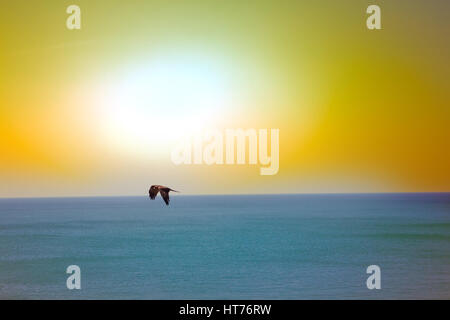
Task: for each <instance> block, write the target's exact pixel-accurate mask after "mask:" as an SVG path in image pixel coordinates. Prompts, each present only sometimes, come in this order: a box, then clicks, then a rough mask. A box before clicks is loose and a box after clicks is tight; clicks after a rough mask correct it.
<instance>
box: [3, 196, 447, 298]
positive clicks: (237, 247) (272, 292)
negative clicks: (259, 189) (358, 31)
mask: <svg viewBox="0 0 450 320" xmlns="http://www.w3.org/2000/svg"><path fill="white" fill-rule="evenodd" d="M373 264H375V265H379V266H380V268H381V286H382V289H381V290H368V289H367V287H366V279H367V277H368V276H369V275H368V274H366V268H367V266H369V265H373ZM69 265H78V266H79V267H80V268H81V290H68V289H67V288H66V279H67V277H68V276H69V275H68V274H66V268H67V267H68V266H69ZM0 298H2V299H13V298H18V299H395V298H399V299H420V298H425V299H428V298H438V299H449V298H450V194H448V193H447V194H445V193H441V194H372V195H369V194H353V195H351V194H348V195H343V194H342V195H339V194H336V195H257V196H256V195H255V196H182V195H174V196H172V201H171V205H170V206H169V207H166V206H165V205H164V203H163V201H162V199H160V198H159V197H158V198H157V199H156V200H155V201H151V200H149V199H148V198H147V197H145V196H143V197H111V198H108V197H105V198H53V199H0Z"/></svg>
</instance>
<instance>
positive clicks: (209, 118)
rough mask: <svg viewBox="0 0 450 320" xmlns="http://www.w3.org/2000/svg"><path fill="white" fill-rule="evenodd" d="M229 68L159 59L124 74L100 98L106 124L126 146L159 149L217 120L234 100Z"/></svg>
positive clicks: (115, 139)
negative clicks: (223, 70)
mask: <svg viewBox="0 0 450 320" xmlns="http://www.w3.org/2000/svg"><path fill="white" fill-rule="evenodd" d="M230 92H231V89H230V88H229V86H228V81H227V79H226V76H225V74H224V72H221V69H220V68H217V67H216V66H214V65H211V64H208V63H207V62H204V61H198V60H189V59H154V60H153V61H152V62H151V63H148V64H146V65H145V66H143V67H142V66H141V67H139V68H136V69H134V70H132V71H131V72H130V71H127V72H125V73H122V74H120V76H119V77H118V79H115V80H113V81H112V83H111V82H110V83H109V85H107V87H106V90H105V91H103V93H104V96H103V97H102V98H101V103H100V105H101V113H102V118H103V119H104V120H103V125H102V130H103V131H104V132H105V133H106V134H107V136H108V138H109V140H111V142H112V143H113V144H114V145H116V146H119V147H121V148H126V150H127V151H133V152H139V153H142V152H144V153H148V152H150V153H155V152H161V151H165V150H166V149H165V147H167V145H168V144H170V143H172V142H175V141H176V140H177V139H180V138H181V137H183V136H186V135H190V134H194V133H195V132H198V131H199V130H203V129H204V128H206V127H211V126H214V125H215V124H216V123H217V121H219V120H220V119H221V117H223V115H224V112H225V110H226V109H227V107H228V106H229V104H230V94H229V93H230Z"/></svg>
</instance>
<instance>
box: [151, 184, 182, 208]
mask: <svg viewBox="0 0 450 320" xmlns="http://www.w3.org/2000/svg"><path fill="white" fill-rule="evenodd" d="M170 191H174V192H179V191H176V190H173V189H170V188H167V187H165V186H160V185H157V184H156V185H153V186H151V187H150V189H149V190H148V195H149V197H150V199H152V200H155V198H156V196H157V195H158V192H159V193H161V197H162V198H163V199H164V202H165V203H166V205H169V201H170V199H169V192H170Z"/></svg>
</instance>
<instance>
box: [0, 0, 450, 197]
mask: <svg viewBox="0 0 450 320" xmlns="http://www.w3.org/2000/svg"><path fill="white" fill-rule="evenodd" d="M376 3H377V4H379V5H380V7H381V10H382V11H381V12H382V30H374V31H369V30H367V28H366V25H365V19H366V17H367V15H366V13H365V10H366V8H367V6H368V5H369V4H373V1H344V2H342V1H332V0H320V1H245V2H243V1H226V2H223V1H189V2H187V1H170V2H167V1H133V2H132V3H127V2H124V1H100V0H99V1H74V2H72V1H58V2H55V1H31V2H30V1H11V2H7V3H4V4H2V8H1V10H0V27H1V29H2V38H1V53H0V58H1V59H0V70H1V72H0V150H1V151H0V154H1V157H0V197H19V196H85V195H86V196H87V195H92V196H94V195H138V194H143V195H144V194H146V192H147V188H148V186H149V185H150V184H166V185H169V186H171V187H173V188H174V189H177V190H182V191H183V192H184V193H186V194H199V193H200V194H202V193H282V192H429V191H450V165H449V163H450V151H449V150H450V143H449V141H450V129H449V128H450V110H449V106H450V80H449V75H450V67H449V63H448V60H449V57H450V50H449V49H450V45H449V42H448V41H447V40H446V39H448V38H449V30H450V20H448V19H447V17H446V14H445V13H446V12H448V10H449V9H450V5H449V4H448V2H446V1H432V5H431V2H428V1H395V3H393V2H391V1H376ZM71 4H77V5H79V6H80V8H81V17H82V20H81V21H82V28H81V30H68V29H67V28H66V19H67V17H68V14H67V13H66V12H65V11H66V8H67V6H69V5H71ZM202 127H212V128H217V129H219V130H224V129H225V128H243V129H249V128H254V129H270V128H277V129H279V130H280V140H279V144H280V167H279V172H278V174H276V175H273V176H261V175H260V174H259V167H260V166H259V165H256V166H255V165H240V166H238V165H211V166H208V165H179V166H176V165H175V164H174V163H172V161H171V158H170V153H171V150H172V149H173V146H174V144H175V143H176V141H177V139H179V138H180V137H181V136H186V135H188V134H190V133H192V132H193V131H194V130H195V129H198V128H202Z"/></svg>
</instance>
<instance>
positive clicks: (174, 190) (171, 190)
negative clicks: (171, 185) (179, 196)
mask: <svg viewBox="0 0 450 320" xmlns="http://www.w3.org/2000/svg"><path fill="white" fill-rule="evenodd" d="M170 191H173V192H178V193H179V192H180V191H177V190H173V189H170Z"/></svg>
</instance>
